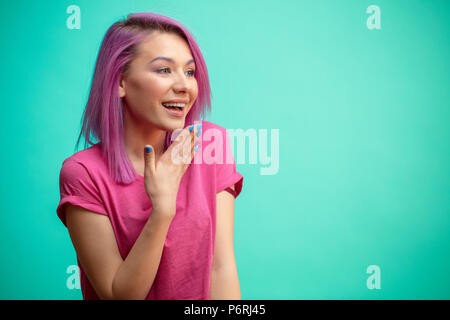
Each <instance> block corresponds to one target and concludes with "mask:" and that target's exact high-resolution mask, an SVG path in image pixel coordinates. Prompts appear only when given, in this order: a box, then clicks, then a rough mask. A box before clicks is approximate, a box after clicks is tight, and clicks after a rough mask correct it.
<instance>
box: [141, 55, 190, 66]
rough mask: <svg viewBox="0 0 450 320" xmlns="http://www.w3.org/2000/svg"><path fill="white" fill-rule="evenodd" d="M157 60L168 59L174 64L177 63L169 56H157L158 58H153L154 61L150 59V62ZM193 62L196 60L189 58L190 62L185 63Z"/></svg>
mask: <svg viewBox="0 0 450 320" xmlns="http://www.w3.org/2000/svg"><path fill="white" fill-rule="evenodd" d="M155 60H166V61H168V62H170V63H172V64H175V61H173V59H171V58H168V57H156V58H154V59H152V61H150V63H152V62H153V61H155ZM192 62H194V59H191V60H189V61H188V62H186V64H185V65H186V66H187V65H188V64H189V63H192Z"/></svg>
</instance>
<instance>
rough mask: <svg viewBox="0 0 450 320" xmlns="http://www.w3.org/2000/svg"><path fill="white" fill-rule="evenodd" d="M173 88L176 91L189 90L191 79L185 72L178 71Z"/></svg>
mask: <svg viewBox="0 0 450 320" xmlns="http://www.w3.org/2000/svg"><path fill="white" fill-rule="evenodd" d="M173 88H174V90H175V91H188V90H189V89H190V85H189V80H188V79H187V76H186V75H185V74H184V73H183V72H181V73H177V75H176V77H175V80H174V84H173Z"/></svg>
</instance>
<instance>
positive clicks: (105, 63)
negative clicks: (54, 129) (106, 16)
mask: <svg viewBox="0 0 450 320" xmlns="http://www.w3.org/2000/svg"><path fill="white" fill-rule="evenodd" d="M155 30H158V31H162V32H169V33H175V34H178V35H179V36H181V37H182V38H183V39H185V40H186V42H187V43H188V45H189V47H190V49H191V54H192V56H193V58H194V61H195V65H196V71H195V78H196V80H197V84H198V96H197V99H196V101H195V103H194V104H193V106H192V108H191V110H190V111H189V113H188V114H187V115H186V121H185V126H187V125H190V124H193V123H194V122H195V121H198V120H200V118H203V117H204V116H205V111H206V107H209V108H208V111H211V99H210V95H211V89H210V86H209V77H208V70H207V68H206V64H205V61H204V59H203V55H202V53H201V51H200V49H199V47H198V45H197V43H196V41H195V40H194V38H193V36H192V35H191V34H190V33H189V31H187V29H186V27H184V26H183V25H182V24H181V23H179V22H177V21H176V20H174V19H172V18H169V17H166V16H163V15H160V14H156V13H149V12H143V13H135V14H129V15H128V17H127V19H125V20H121V21H118V22H116V23H114V24H113V25H112V26H111V27H110V28H109V29H108V30H107V32H106V34H105V36H104V38H103V41H102V44H101V47H100V50H99V53H98V57H97V61H96V65H95V71H94V77H93V79H92V85H91V90H90V93H89V98H88V101H87V104H86V108H85V110H84V112H83V116H82V120H83V125H82V127H81V132H80V135H79V136H78V140H77V144H76V146H75V148H77V146H78V145H79V142H80V138H81V136H82V135H83V136H84V138H85V148H86V147H87V144H88V143H89V144H91V145H93V144H94V143H92V142H91V140H90V137H91V134H92V136H93V137H94V138H96V139H98V140H99V141H100V147H101V149H102V154H103V158H104V160H105V162H106V163H107V165H108V168H109V172H110V174H111V176H112V177H113V179H114V181H116V183H123V184H129V183H132V182H134V181H135V180H136V172H135V170H134V168H133V165H132V164H131V162H130V159H129V157H128V154H127V152H126V150H125V145H124V141H123V135H124V125H123V123H124V122H123V120H124V115H123V109H122V100H121V98H120V97H119V89H118V88H119V81H120V78H121V75H122V73H124V72H126V71H127V70H128V66H129V64H130V62H131V60H132V59H133V57H134V55H135V53H136V47H137V45H138V44H139V43H141V42H142V41H143V40H144V39H145V38H146V37H147V36H148V35H149V34H150V33H151V32H153V31H155ZM170 136H171V132H167V133H166V139H165V144H164V151H165V150H167V148H168V147H169V145H170V144H171V141H170Z"/></svg>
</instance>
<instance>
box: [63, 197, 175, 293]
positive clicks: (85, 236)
mask: <svg viewBox="0 0 450 320" xmlns="http://www.w3.org/2000/svg"><path fill="white" fill-rule="evenodd" d="M65 213H66V222H67V228H68V230H69V233H70V237H71V239H72V242H73V245H74V248H75V251H76V252H77V256H78V259H79V260H80V263H81V265H82V267H83V270H84V271H85V273H86V276H87V277H88V279H89V281H90V283H91V284H92V286H93V288H94V289H95V291H96V293H97V295H98V296H99V298H100V299H115V300H118V299H135V300H137V299H145V298H146V296H147V294H148V292H149V291H150V289H151V286H152V284H153V281H154V279H155V276H156V273H157V271H158V268H159V263H160V261H161V255H162V251H163V248H164V242H165V239H166V236H167V232H168V229H169V226H170V223H171V219H168V218H166V217H165V216H162V215H160V214H158V212H157V211H156V210H154V211H153V212H152V214H151V216H150V218H149V219H148V221H147V223H146V224H145V226H144V228H143V229H142V232H141V234H140V235H139V237H138V238H137V240H136V242H135V244H134V245H133V247H132V249H131V250H130V252H129V254H128V256H127V257H126V259H125V260H123V259H122V257H121V255H120V253H119V249H118V247H117V242H116V238H115V236H114V232H113V229H112V226H111V222H110V221H109V218H108V217H107V216H104V215H100V214H97V213H93V212H89V211H87V210H85V209H83V208H81V207H78V206H74V205H71V204H69V205H67V206H66V209H65Z"/></svg>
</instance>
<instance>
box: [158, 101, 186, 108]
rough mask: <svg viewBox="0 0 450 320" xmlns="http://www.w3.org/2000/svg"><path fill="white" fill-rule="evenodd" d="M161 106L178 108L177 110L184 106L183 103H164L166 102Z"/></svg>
mask: <svg viewBox="0 0 450 320" xmlns="http://www.w3.org/2000/svg"><path fill="white" fill-rule="evenodd" d="M163 105H165V106H168V107H179V108H183V107H185V106H186V104H185V103H166V102H164V103H163Z"/></svg>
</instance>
